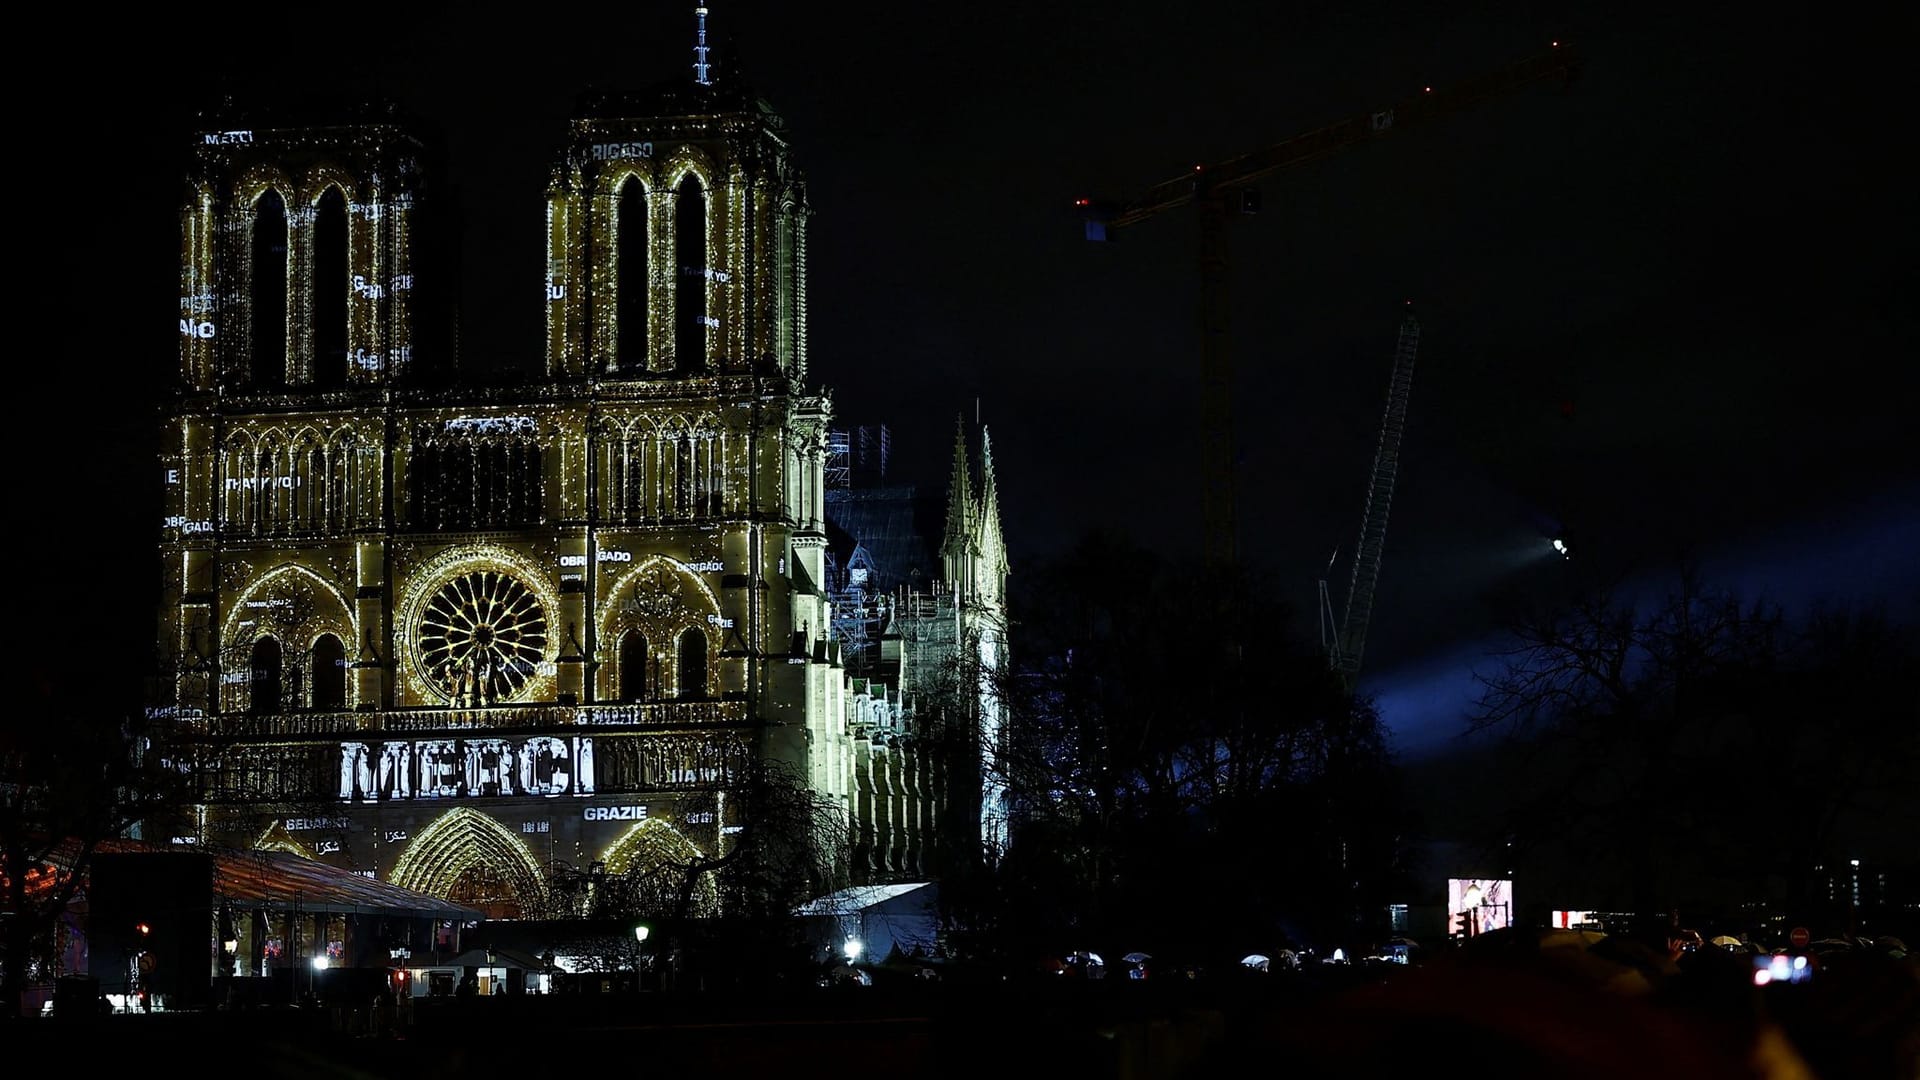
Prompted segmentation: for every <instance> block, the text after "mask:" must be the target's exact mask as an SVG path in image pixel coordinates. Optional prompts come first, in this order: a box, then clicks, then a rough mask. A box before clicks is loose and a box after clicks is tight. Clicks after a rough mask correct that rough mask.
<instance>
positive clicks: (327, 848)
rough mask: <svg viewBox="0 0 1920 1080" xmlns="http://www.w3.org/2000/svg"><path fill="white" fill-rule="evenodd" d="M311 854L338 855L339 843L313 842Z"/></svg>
mask: <svg viewBox="0 0 1920 1080" xmlns="http://www.w3.org/2000/svg"><path fill="white" fill-rule="evenodd" d="M313 853H314V854H315V855H338V854H339V853H340V841H338V840H319V841H315V843H314V845H313Z"/></svg>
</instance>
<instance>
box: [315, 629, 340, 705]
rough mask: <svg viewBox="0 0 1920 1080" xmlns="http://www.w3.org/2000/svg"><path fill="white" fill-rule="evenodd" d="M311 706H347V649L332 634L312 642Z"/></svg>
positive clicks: (321, 636) (322, 635)
mask: <svg viewBox="0 0 1920 1080" xmlns="http://www.w3.org/2000/svg"><path fill="white" fill-rule="evenodd" d="M312 668H313V707H314V708H316V709H344V708H346V707H347V650H346V646H344V645H342V644H341V643H340V639H339V638H337V637H334V636H333V635H332V634H321V635H320V639H319V640H318V641H315V642H314V643H313V664H312Z"/></svg>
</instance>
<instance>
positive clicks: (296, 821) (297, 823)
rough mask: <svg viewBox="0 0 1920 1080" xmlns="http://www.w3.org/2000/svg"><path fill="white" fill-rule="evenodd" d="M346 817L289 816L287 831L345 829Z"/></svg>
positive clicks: (346, 826) (346, 825) (346, 824)
mask: <svg viewBox="0 0 1920 1080" xmlns="http://www.w3.org/2000/svg"><path fill="white" fill-rule="evenodd" d="M348 827H349V826H348V823H347V819H346V818H343V817H290V818H288V819H287V831H288V832H308V831H311V830H314V829H345V828H348Z"/></svg>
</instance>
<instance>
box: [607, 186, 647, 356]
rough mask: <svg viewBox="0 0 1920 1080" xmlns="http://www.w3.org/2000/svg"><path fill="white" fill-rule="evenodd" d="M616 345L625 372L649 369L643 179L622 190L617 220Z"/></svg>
mask: <svg viewBox="0 0 1920 1080" xmlns="http://www.w3.org/2000/svg"><path fill="white" fill-rule="evenodd" d="M613 228H614V238H615V239H614V257H615V259H616V261H617V265H616V266H615V267H614V271H613V278H614V287H615V288H614V299H613V317H614V330H613V332H614V344H615V350H616V352H615V355H617V356H618V357H619V360H620V366H621V367H623V368H645V367H646V366H647V192H646V189H645V188H643V187H641V185H640V178H639V177H636V176H629V177H627V182H626V183H625V184H623V185H621V187H620V203H619V209H618V211H616V216H615V218H614V225H613Z"/></svg>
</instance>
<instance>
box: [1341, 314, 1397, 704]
mask: <svg viewBox="0 0 1920 1080" xmlns="http://www.w3.org/2000/svg"><path fill="white" fill-rule="evenodd" d="M1419 351H1420V322H1419V320H1417V319H1415V318H1414V317H1413V313H1412V312H1408V313H1407V317H1406V319H1405V320H1404V321H1403V322H1401V324H1400V344H1399V346H1398V347H1397V348H1396V349H1395V350H1394V354H1393V377H1392V379H1391V380H1390V381H1389V382H1388V384H1387V411H1386V415H1385V416H1384V417H1383V418H1382V419H1381V421H1380V445H1379V447H1378V448H1377V449H1376V450H1375V451H1374V454H1373V472H1372V474H1371V475H1369V476H1368V478H1367V506H1366V510H1365V511H1364V512H1363V513H1362V514H1361V518H1360V544H1359V547H1358V548H1356V549H1355V551H1354V556H1353V583H1352V584H1351V585H1349V586H1348V588H1347V613H1346V618H1345V619H1343V620H1342V621H1341V623H1340V627H1339V630H1338V631H1337V632H1333V633H1329V632H1328V627H1329V625H1330V624H1331V621H1332V604H1331V603H1330V602H1329V599H1328V596H1327V583H1326V582H1324V581H1322V582H1321V583H1320V605H1321V637H1322V639H1323V641H1325V643H1326V644H1327V646H1328V650H1327V657H1328V660H1329V662H1331V663H1332V665H1333V668H1334V670H1335V671H1338V672H1339V673H1340V677H1341V679H1342V680H1343V681H1344V682H1345V683H1346V684H1347V689H1349V690H1351V689H1353V684H1354V681H1355V680H1356V679H1357V678H1358V677H1359V674H1360V659H1361V656H1362V655H1363V654H1364V653H1365V652H1366V648H1367V626H1368V624H1369V623H1370V622H1371V621H1372V619H1373V589H1374V585H1375V584H1376V583H1378V582H1379V580H1380V553H1381V551H1382V549H1383V548H1385V547H1386V542H1387V512H1388V511H1389V510H1391V509H1392V507H1393V485H1394V483H1395V481H1397V480H1398V479H1399V476H1400V441H1401V438H1402V436H1404V435H1405V434H1406V429H1407V399H1408V398H1409V397H1410V396H1411V392H1412V390H1413V361H1414V358H1415V356H1416V355H1418V353H1419Z"/></svg>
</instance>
